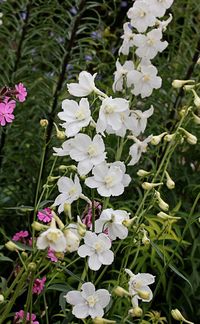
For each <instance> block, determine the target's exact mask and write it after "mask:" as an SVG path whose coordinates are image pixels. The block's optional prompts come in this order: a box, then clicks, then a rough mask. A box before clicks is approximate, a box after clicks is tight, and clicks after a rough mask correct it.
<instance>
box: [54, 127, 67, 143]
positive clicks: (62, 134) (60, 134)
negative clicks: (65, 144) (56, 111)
mask: <svg viewBox="0 0 200 324" xmlns="http://www.w3.org/2000/svg"><path fill="white" fill-rule="evenodd" d="M54 126H55V128H56V137H57V138H58V139H60V140H63V139H65V137H66V135H65V132H64V131H61V130H59V128H58V126H57V125H56V123H54Z"/></svg>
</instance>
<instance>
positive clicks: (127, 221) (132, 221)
mask: <svg viewBox="0 0 200 324" xmlns="http://www.w3.org/2000/svg"><path fill="white" fill-rule="evenodd" d="M136 218H137V217H133V218H131V219H125V220H123V222H122V224H123V225H124V226H126V227H131V226H132V225H133V223H134V222H135V220H136Z"/></svg>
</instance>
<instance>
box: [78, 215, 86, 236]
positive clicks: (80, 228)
mask: <svg viewBox="0 0 200 324" xmlns="http://www.w3.org/2000/svg"><path fill="white" fill-rule="evenodd" d="M86 230H87V227H86V225H85V224H83V222H82V221H81V219H80V217H79V216H78V217H77V231H78V234H79V235H80V236H81V237H83V236H85V233H86Z"/></svg>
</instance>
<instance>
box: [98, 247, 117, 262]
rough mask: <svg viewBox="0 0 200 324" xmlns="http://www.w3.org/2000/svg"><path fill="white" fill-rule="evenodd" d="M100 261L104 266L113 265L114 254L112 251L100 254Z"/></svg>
mask: <svg viewBox="0 0 200 324" xmlns="http://www.w3.org/2000/svg"><path fill="white" fill-rule="evenodd" d="M99 261H100V262H101V263H102V264H104V265H109V264H112V263H113V261H114V253H113V252H112V251H110V250H108V251H104V252H102V253H101V254H99Z"/></svg>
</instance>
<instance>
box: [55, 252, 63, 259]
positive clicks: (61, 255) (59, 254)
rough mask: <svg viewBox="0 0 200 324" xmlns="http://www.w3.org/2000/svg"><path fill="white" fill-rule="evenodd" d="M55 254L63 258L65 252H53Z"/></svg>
mask: <svg viewBox="0 0 200 324" xmlns="http://www.w3.org/2000/svg"><path fill="white" fill-rule="evenodd" d="M54 254H55V256H56V257H57V258H58V259H61V260H62V259H64V257H65V254H64V253H63V252H54Z"/></svg>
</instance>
